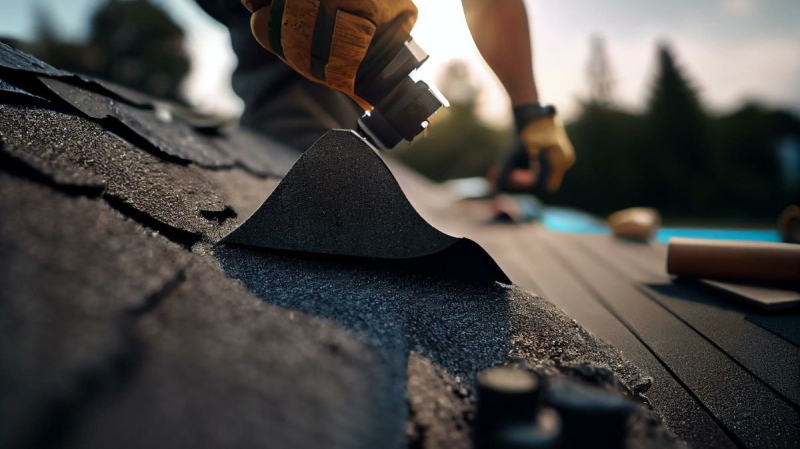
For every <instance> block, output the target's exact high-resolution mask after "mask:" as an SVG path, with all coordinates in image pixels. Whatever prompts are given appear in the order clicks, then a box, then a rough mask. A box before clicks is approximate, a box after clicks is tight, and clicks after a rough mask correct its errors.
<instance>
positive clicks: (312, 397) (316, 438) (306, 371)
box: [72, 263, 403, 448]
mask: <svg viewBox="0 0 800 449" xmlns="http://www.w3.org/2000/svg"><path fill="white" fill-rule="evenodd" d="M136 331H137V334H138V335H139V336H140V338H141V340H142V344H143V351H144V353H145V354H146V358H145V360H144V362H143V363H142V366H141V367H140V368H139V369H138V370H137V372H136V374H135V376H134V377H133V378H132V379H131V380H130V383H129V385H128V386H127V388H126V389H125V391H124V392H123V393H122V394H121V395H120V396H119V397H118V398H117V399H116V400H115V401H114V402H113V403H112V404H111V406H98V407H95V408H93V409H92V411H91V412H90V413H88V414H87V419H86V420H85V422H83V423H82V425H81V426H80V427H79V428H78V429H77V431H76V438H75V439H74V441H73V443H72V447H76V448H95V447H96V448H106V447H115V448H139V447H192V448H217V447H286V448H290V447H291V448H294V447H298V448H301V447H302V448H310V447H339V448H351V447H365V448H366V447H395V448H397V447H402V446H403V439H402V432H400V433H399V434H398V432H397V429H394V428H392V424H393V421H390V420H388V419H386V417H387V415H388V416H392V415H394V414H396V412H395V411H394V410H393V409H392V408H391V406H393V405H394V403H393V402H390V400H389V391H390V389H389V381H390V379H389V378H388V377H387V372H386V371H385V370H384V369H383V367H382V366H381V364H380V363H379V361H378V360H376V357H375V353H374V352H373V351H372V350H371V349H370V348H369V347H367V346H366V345H364V344H363V343H361V342H359V341H357V340H356V339H354V338H353V337H352V336H350V335H348V334H347V333H346V332H344V331H342V330H340V329H337V328H336V327H335V326H332V325H331V324H330V323H326V322H324V321H322V320H318V319H314V318H310V317H309V316H307V315H305V314H302V313H299V312H290V311H287V310H284V309H280V308H278V307H275V306H271V305H268V304H265V303H264V302H263V301H261V300H260V299H258V298H256V297H254V296H253V295H252V294H251V293H249V292H248V291H247V290H245V289H244V288H243V287H242V286H241V285H238V284H237V283H235V282H233V281H231V280H230V279H228V278H226V277H225V276H224V274H222V273H221V272H219V271H218V270H215V269H212V268H210V267H207V266H205V265H204V264H201V263H195V264H193V265H191V266H190V267H189V268H188V269H187V270H186V280H185V282H183V283H182V284H181V285H180V286H179V287H178V288H176V289H174V290H173V291H172V292H171V294H169V295H168V296H167V297H165V298H164V299H163V301H162V302H161V303H160V304H159V306H158V307H156V308H154V309H153V310H152V311H150V312H149V313H147V314H145V315H143V316H142V317H141V318H139V320H138V322H137V324H136Z"/></svg>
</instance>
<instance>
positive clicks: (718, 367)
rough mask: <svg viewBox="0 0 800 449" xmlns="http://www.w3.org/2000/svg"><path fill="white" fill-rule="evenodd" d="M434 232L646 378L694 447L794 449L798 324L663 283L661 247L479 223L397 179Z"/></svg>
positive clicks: (479, 217) (475, 208)
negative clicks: (462, 241)
mask: <svg viewBox="0 0 800 449" xmlns="http://www.w3.org/2000/svg"><path fill="white" fill-rule="evenodd" d="M396 175H398V180H399V181H400V183H401V185H403V188H404V190H405V191H406V193H407V194H408V195H409V198H410V199H411V200H412V202H413V203H414V205H415V206H416V207H417V208H418V209H419V210H420V212H421V213H422V214H423V216H425V218H426V219H428V220H429V221H430V222H431V223H433V224H434V225H435V226H437V227H439V228H440V229H442V230H444V231H445V232H450V233H453V234H460V235H464V236H466V237H469V238H471V239H474V240H475V241H477V242H478V243H480V244H481V245H482V246H483V247H484V248H485V249H486V250H487V251H488V252H489V253H490V254H491V255H492V256H493V257H494V258H495V260H496V261H497V262H498V263H499V264H500V266H501V267H502V268H503V269H504V270H505V271H506V273H507V274H508V275H509V277H510V278H511V280H512V281H513V282H514V283H515V284H517V285H519V286H521V287H523V288H525V289H527V290H530V291H533V292H535V293H538V294H541V295H542V296H544V297H546V298H548V299H549V300H550V301H551V302H553V303H554V304H556V305H557V306H558V307H560V308H561V309H562V310H564V311H565V312H566V313H567V314H568V315H569V316H570V317H572V318H573V319H574V320H575V321H577V322H578V323H579V324H581V325H582V326H583V327H585V328H586V329H587V330H588V331H590V332H591V333H593V334H594V335H596V336H597V337H599V338H601V339H603V340H605V341H606V342H608V343H609V344H611V345H612V346H614V347H616V348H617V349H619V350H620V351H622V353H623V354H624V355H625V356H627V357H628V358H629V359H630V360H631V361H632V362H633V363H635V364H636V365H638V366H639V367H640V368H642V369H643V370H644V371H646V372H647V373H648V374H649V375H650V376H652V378H653V383H652V387H651V388H650V390H649V391H648V392H647V394H646V395H647V396H648V398H649V399H650V401H651V403H652V404H653V406H654V407H655V408H656V409H657V410H658V411H659V412H661V414H662V415H663V416H664V417H665V419H666V421H667V423H668V425H669V426H670V428H671V429H673V431H674V432H675V433H676V434H677V435H678V436H679V437H680V438H682V439H683V440H685V441H686V442H688V443H689V444H690V445H691V446H693V447H703V448H705V447H800V413H799V412H798V410H800V347H799V346H798V345H797V340H796V339H794V342H793V341H792V335H794V334H796V332H795V331H794V328H795V327H800V314H798V313H797V312H794V313H789V314H787V313H781V314H763V313H760V312H758V311H756V310H754V309H751V308H748V307H747V306H744V305H740V304H738V303H736V302H735V301H731V300H730V299H729V298H728V297H726V296H725V294H723V293H721V292H718V291H714V290H712V289H708V288H703V287H701V286H699V285H692V284H679V283H675V282H673V280H672V279H670V278H669V276H667V274H666V270H665V262H666V247H665V246H664V245H661V244H655V243H654V244H637V243H631V242H625V241H621V240H617V239H614V238H613V237H611V236H608V235H579V234H565V233H557V232H554V231H551V230H548V229H546V228H544V227H542V226H541V225H538V224H524V225H504V224H488V223H487V222H486V218H487V217H488V215H487V211H488V207H487V206H486V205H485V204H483V205H481V204H480V203H471V204H470V203H463V202H462V203H459V202H455V201H453V200H452V198H448V197H447V195H446V194H445V193H442V192H441V191H439V193H437V194H433V193H432V192H433V190H436V189H433V190H431V189H429V188H423V187H422V186H421V185H420V184H419V182H415V181H413V180H410V179H407V178H406V175H405V174H404V173H402V172H401V173H397V172H396Z"/></svg>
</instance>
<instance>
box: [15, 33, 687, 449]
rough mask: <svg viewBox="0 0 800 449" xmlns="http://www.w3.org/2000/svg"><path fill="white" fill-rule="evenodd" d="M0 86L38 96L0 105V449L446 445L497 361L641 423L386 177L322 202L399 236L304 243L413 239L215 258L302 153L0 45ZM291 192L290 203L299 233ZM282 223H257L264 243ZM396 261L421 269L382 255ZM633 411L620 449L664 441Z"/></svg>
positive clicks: (574, 343) (527, 307)
mask: <svg viewBox="0 0 800 449" xmlns="http://www.w3.org/2000/svg"><path fill="white" fill-rule="evenodd" d="M0 80H3V81H4V82H6V83H8V85H9V86H12V87H13V88H15V89H20V90H24V91H26V92H28V93H30V94H32V95H34V96H37V97H39V98H36V97H34V96H31V95H27V94H18V93H14V94H13V95H2V96H0V99H2V101H1V102H2V103H3V104H0V162H2V163H0V191H2V195H1V196H0V260H3V261H5V262H6V264H5V265H4V269H3V270H0V292H2V295H1V296H0V331H2V335H3V338H0V447H48V446H73V447H219V446H223V445H224V446H234V447H258V446H270V447H402V446H405V445H407V444H413V445H419V446H420V447H442V446H452V447H458V446H462V445H463V444H465V443H466V442H467V441H468V439H469V431H470V426H471V424H472V422H473V419H474V414H473V412H474V400H475V397H474V389H473V383H474V377H475V375H476V373H477V372H478V371H480V370H482V369H484V368H487V367H490V366H493V365H497V364H502V363H504V362H505V361H507V359H508V357H509V356H514V357H518V358H519V359H520V360H519V361H524V363H525V366H526V367H527V369H531V370H537V371H539V372H542V373H543V374H547V375H552V374H553V373H564V374H568V375H578V374H580V375H579V376H578V377H582V378H583V379H584V380H586V381H590V382H594V383H597V384H600V385H603V386H605V387H607V388H610V389H616V390H620V391H623V392H625V393H626V394H628V395H629V396H631V397H634V398H638V399H641V400H642V401H641V402H642V404H646V401H645V400H644V399H643V397H642V396H641V394H642V393H643V392H645V391H646V390H647V386H648V385H649V380H648V379H647V377H646V375H645V374H644V373H642V372H641V371H639V370H638V369H637V368H636V367H634V366H633V365H631V364H630V363H629V362H627V361H626V360H625V359H624V358H623V357H622V356H621V355H620V353H619V352H617V351H616V350H614V349H612V348H611V347H609V346H608V345H606V344H604V343H602V342H600V341H599V340H597V339H595V338H594V337H593V336H592V335H590V334H588V333H587V332H585V331H584V330H583V329H581V328H580V327H579V326H577V325H576V324H575V323H574V322H573V321H572V320H570V319H569V318H568V317H567V316H566V315H564V314H563V313H562V312H560V311H559V310H558V309H556V308H555V307H554V306H553V305H552V304H550V303H548V302H547V301H546V300H544V299H542V298H541V297H538V296H535V295H532V294H530V293H527V292H524V291H522V290H520V289H518V288H516V287H512V286H508V285H504V284H500V283H496V282H495V281H496V280H498V279H499V280H505V278H504V275H503V274H502V271H500V270H499V268H497V266H496V265H495V264H494V262H493V261H492V260H491V258H490V257H489V256H488V255H486V253H485V252H483V250H482V249H481V248H480V247H479V246H477V245H476V244H475V243H472V242H470V241H467V240H456V239H453V238H450V237H448V236H443V234H442V235H440V234H439V233H438V231H436V230H435V229H434V228H432V227H430V225H428V224H427V223H425V222H424V221H423V220H421V218H419V216H417V215H416V212H415V211H414V210H413V208H410V206H408V204H407V203H403V201H405V198H404V197H403V194H402V192H401V191H400V190H399V188H397V187H396V183H395V184H392V183H394V182H395V181H394V178H393V177H392V174H391V173H390V172H389V171H388V170H385V167H383V169H381V170H377V171H372V170H371V171H369V172H367V173H361V172H358V171H357V168H355V167H354V168H353V170H356V171H357V173H359V174H363V175H365V176H367V178H369V177H372V181H370V182H371V185H369V186H367V187H368V188H366V189H365V188H363V187H364V186H362V187H360V188H356V189H355V190H350V191H342V192H338V193H336V192H331V194H340V195H358V196H359V197H358V198H356V199H357V200H358V201H360V202H361V207H362V208H363V207H382V208H383V209H379V211H383V212H385V213H386V217H385V219H386V220H391V221H387V222H383V223H377V222H363V221H359V219H358V216H351V217H348V221H347V222H346V223H343V226H345V227H346V229H340V228H331V227H330V224H326V225H325V226H320V227H319V228H317V229H311V230H309V231H307V232H312V233H317V234H316V235H317V236H322V235H328V236H331V235H336V234H335V233H348V232H349V233H356V234H357V233H358V231H359V229H362V230H364V231H365V232H366V230H368V229H367V228H366V227H368V226H373V225H374V226H380V227H381V228H380V229H384V230H386V229H390V228H387V227H386V225H387V223H390V224H391V223H392V222H395V223H397V225H398V226H408V225H409V223H412V224H413V223H416V224H415V225H414V226H418V227H419V228H418V230H419V229H422V230H421V231H419V232H418V233H416V234H415V233H413V232H412V233H410V234H400V235H397V236H393V235H391V233H384V234H380V233H379V234H377V235H378V236H377V237H373V238H371V239H370V240H368V241H366V242H365V243H366V246H365V247H364V248H366V249H365V251H367V253H358V254H349V256H354V255H372V256H375V257H371V258H364V257H345V256H341V255H331V254H330V253H337V254H345V253H346V252H342V251H331V250H326V249H325V248H324V247H322V251H321V252H324V253H326V254H311V253H299V252H293V251H276V250H274V249H269V248H263V247H262V248H258V247H252V246H243V245H241V243H247V242H242V241H240V242H239V244H230V243H219V242H220V240H221V239H222V238H223V237H224V236H225V235H227V234H228V233H230V231H232V230H233V229H235V228H236V227H237V226H239V225H241V223H242V222H243V221H244V219H245V218H246V217H248V216H250V215H252V214H253V213H254V212H255V210H256V209H257V208H258V207H259V206H260V205H261V203H262V202H263V201H264V199H265V198H266V197H267V195H268V194H269V192H270V191H271V190H272V189H274V188H275V185H276V184H277V181H278V180H279V178H280V177H282V176H283V175H285V174H286V172H287V171H288V169H289V166H290V165H291V163H292V162H293V159H294V158H296V157H297V155H296V154H293V153H292V152H291V150H288V149H286V148H284V147H281V146H280V145H278V144H276V143H275V142H273V141H271V140H269V139H267V138H264V137H262V136H260V135H258V134H256V133H253V132H245V131H241V130H233V131H227V130H211V131H210V130H209V129H208V126H207V125H203V126H202V128H203V133H199V132H197V131H196V128H195V127H194V126H193V125H192V124H191V119H190V118H189V117H187V118H185V119H184V118H181V116H180V109H179V108H171V107H170V106H169V105H164V104H159V103H158V102H157V101H155V100H153V101H150V99H147V98H146V97H143V96H139V95H138V94H135V93H130V92H126V91H125V90H124V89H122V88H117V87H114V86H113V85H111V84H106V83H104V82H100V81H97V80H87V79H86V78H82V77H77V76H74V75H72V74H68V73H64V72H61V71H58V70H55V69H52V68H50V67H48V66H46V65H45V64H43V63H40V62H37V61H36V60H35V59H33V58H32V57H30V56H27V55H24V54H21V53H20V52H17V51H16V50H11V49H9V47H7V46H0ZM4 85H5V84H4ZM8 89H11V88H4V91H8ZM12 90H13V89H12ZM129 100H132V101H129ZM164 108H166V111H167V112H166V114H167V115H166V116H165V115H164V114H165V112H163V111H165V109H164ZM167 117H169V118H170V120H166V118H167ZM209 132H211V134H212V135H209ZM343 145H345V146H347V145H352V144H351V143H346V142H345V143H343ZM345 150H346V148H345ZM355 150H357V148H355V149H354V152H353V153H352V155H353V157H352V159H351V158H348V156H347V155H348V153H347V152H346V151H343V152H341V153H338V154H337V155H336V157H335V158H333V159H332V160H331V159H325V158H324V157H323V159H322V160H324V161H325V162H326V163H328V164H333V165H329V167H327V168H328V169H329V170H330V172H331V173H340V172H342V171H343V170H344V169H345V168H349V167H350V165H348V164H352V165H354V166H357V165H358V163H359V161H361V162H364V161H365V159H364V158H365V157H366V153H363V152H361V153H359V152H358V151H355ZM359 151H360V150H359ZM323 156H326V155H323ZM369 157H374V158H375V159H373V160H371V161H370V160H366V162H369V163H370V164H375V163H376V161H377V162H379V161H378V160H377V156H376V155H374V154H371V155H370V156H369ZM308 169H309V167H306V168H302V167H300V169H299V170H308ZM325 169H326V167H324V166H318V167H316V168H312V169H311V170H313V171H316V172H313V171H312V172H305V173H304V174H303V172H301V174H302V176H309V177H312V176H326V174H328V173H327V172H325ZM320 172H321V173H320ZM302 176H300V175H298V176H296V177H295V179H294V180H293V181H291V183H289V182H288V181H289V179H287V185H286V187H284V190H287V189H293V190H294V189H303V188H304V186H303V185H302V183H301V182H299V181H300V178H301V177H302ZM355 179H363V178H355ZM392 185H393V187H391V188H388V187H387V186H392ZM356 187H357V186H356ZM421 188H424V187H421ZM370 189H372V190H370ZM387 189H389V190H387ZM391 189H394V190H391ZM297 191H299V192H303V191H302V190H297ZM297 191H295V194H294V195H290V194H288V193H287V194H286V195H285V198H288V200H287V201H294V202H297V203H298V204H299V207H297V208H295V211H294V212H292V213H296V214H298V215H297V216H295V217H294V218H296V219H302V218H303V217H302V215H299V212H298V211H302V206H303V203H302V201H304V199H303V195H297V194H296V192H297ZM289 193H292V192H289ZM316 193H317V194H319V193H320V192H316ZM362 195H370V198H369V199H364V198H363V197H362ZM388 197H391V198H393V199H394V201H392V202H385V204H382V203H381V200H383V199H385V198H388ZM348 199H349V198H345V197H331V198H330V200H331V202H332V204H338V205H340V206H342V207H344V204H345V202H346V201H347V200H348ZM400 203H402V204H400ZM309 204H313V203H307V204H306V206H308V205H309ZM393 208H399V209H397V210H399V211H400V212H397V210H395V209H393ZM266 210H269V209H266ZM264 213H265V212H264V210H263V209H262V212H259V214H262V215H263V214H264ZM272 213H286V212H272ZM287 218H291V217H269V216H265V217H263V216H262V217H260V218H259V220H262V219H264V220H267V222H268V223H270V225H269V226H267V225H264V224H263V223H262V224H261V225H260V226H263V227H265V229H264V231H265V232H269V233H272V234H273V235H280V233H281V231H285V227H286V226H288V223H287V222H286V220H287ZM377 219H378V217H376V218H375V220H377ZM269 220H272V221H269ZM254 223H258V221H256V222H254ZM323 224H324V223H323ZM426 226H427V228H426ZM423 228H424V229H423ZM251 232H255V231H251ZM325 233H327V234H325ZM304 238H305V239H309V238H310V237H308V236H305V237H304ZM391 239H394V240H391ZM416 239H420V240H421V241H417V240H416ZM299 240H303V239H302V238H301V239H299ZM437 242H438V243H437ZM402 245H408V247H410V248H416V249H415V250H414V251H411V252H410V253H408V254H404V256H409V257H410V256H416V257H411V258H402V259H386V258H384V257H379V256H386V255H387V254H386V253H385V252H383V251H382V250H381V251H378V250H379V249H381V248H384V249H385V248H390V249H391V248H398V247H401V246H402ZM266 246H269V245H266ZM285 249H292V248H285ZM370 249H372V250H374V251H375V252H374V254H370V253H369V250H370ZM443 249H444V251H442V250H443ZM519 361H518V362H519ZM587 367H588V368H587ZM587 373H588V374H587ZM609 379H610V380H609ZM637 416H639V417H640V421H642V422H646V423H648V424H647V425H645V426H642V427H641V428H637V429H635V430H634V433H633V437H632V439H631V446H632V447H637V446H649V447H658V446H662V447H674V446H676V445H677V443H676V441H675V440H674V437H672V436H671V435H670V434H669V433H668V432H667V431H666V430H665V429H664V427H663V425H662V424H660V422H659V420H658V418H657V416H656V415H655V414H653V413H652V412H650V411H648V410H647V409H646V407H645V406H644V405H640V407H639V409H638V412H637Z"/></svg>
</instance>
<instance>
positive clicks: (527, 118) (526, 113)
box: [513, 102, 556, 133]
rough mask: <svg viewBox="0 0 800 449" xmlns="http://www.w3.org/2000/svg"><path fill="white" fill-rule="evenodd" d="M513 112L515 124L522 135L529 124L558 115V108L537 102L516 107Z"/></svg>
mask: <svg viewBox="0 0 800 449" xmlns="http://www.w3.org/2000/svg"><path fill="white" fill-rule="evenodd" d="M513 112H514V124H515V125H516V127H517V132H518V133H520V132H522V129H523V128H525V125H527V124H528V123H530V122H532V121H535V120H538V119H540V118H542V117H550V116H554V115H556V107H555V106H552V105H546V106H544V105H542V104H541V103H538V102H537V103H529V104H524V105H521V106H515V107H514V110H513Z"/></svg>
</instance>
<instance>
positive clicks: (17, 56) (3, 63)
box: [0, 42, 70, 76]
mask: <svg viewBox="0 0 800 449" xmlns="http://www.w3.org/2000/svg"><path fill="white" fill-rule="evenodd" d="M0 67H2V68H4V69H10V70H14V71H22V72H30V73H38V74H41V75H50V76H69V75H70V73H69V72H65V71H63V70H59V69H56V68H54V67H53V66H51V65H50V64H48V63H46V62H44V61H41V60H39V59H37V58H35V57H33V56H31V55H29V54H27V53H25V52H23V51H20V50H17V49H16V48H14V47H11V46H9V45H6V44H4V43H2V42H0Z"/></svg>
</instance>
